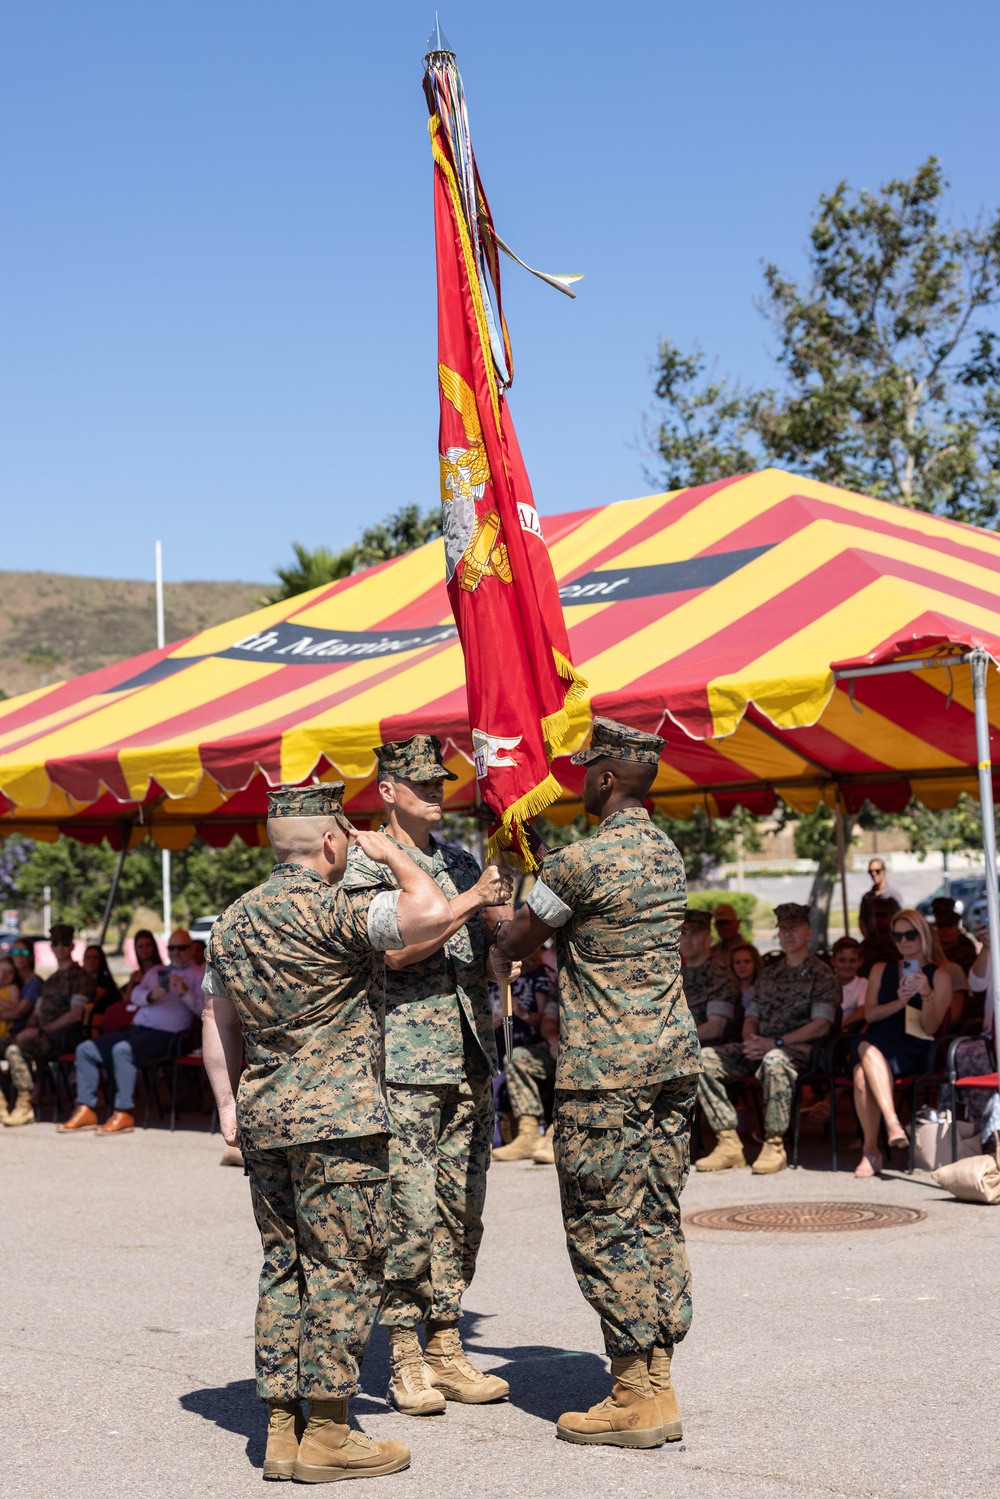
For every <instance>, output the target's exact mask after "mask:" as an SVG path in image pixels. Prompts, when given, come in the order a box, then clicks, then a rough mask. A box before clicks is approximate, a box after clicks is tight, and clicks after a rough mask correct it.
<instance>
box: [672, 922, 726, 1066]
mask: <svg viewBox="0 0 1000 1499" xmlns="http://www.w3.org/2000/svg"><path fill="white" fill-rule="evenodd" d="M680 954H681V965H682V966H681V979H682V981H683V983H684V998H685V999H686V1000H687V1007H688V1009H689V1010H690V1011H691V1018H692V1020H693V1021H694V1023H695V1026H696V1028H697V1031H698V1040H699V1041H700V1042H701V1044H702V1046H706V1045H707V1044H708V1043H709V1042H710V1041H721V1040H723V1039H724V1037H725V1035H726V1032H727V1031H728V1030H729V1029H730V1027H731V1026H732V1023H733V1021H734V1019H735V1018H736V980H735V979H734V978H733V975H732V974H731V973H730V971H729V969H728V968H727V967H726V965H725V963H724V962H723V961H722V960H721V959H720V958H718V957H716V956H715V950H714V948H713V947H712V914H711V912H710V911H695V910H692V909H691V908H690V907H689V908H688V910H686V911H685V912H684V925H683V926H682V927H681V936H680Z"/></svg>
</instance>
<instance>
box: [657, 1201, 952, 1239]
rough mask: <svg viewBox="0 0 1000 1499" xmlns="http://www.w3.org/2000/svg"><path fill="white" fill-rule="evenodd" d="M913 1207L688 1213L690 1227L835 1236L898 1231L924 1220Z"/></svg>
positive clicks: (795, 1206) (771, 1206)
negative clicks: (867, 1230) (861, 1231)
mask: <svg viewBox="0 0 1000 1499" xmlns="http://www.w3.org/2000/svg"><path fill="white" fill-rule="evenodd" d="M926 1216H927V1214H926V1213H921V1212H920V1211H919V1210H918V1209H917V1208H895V1207H889V1206H888V1204H886V1203H884V1202H755V1203H753V1204H752V1205H751V1206H749V1207H741V1208H701V1209H699V1211H698V1212H696V1213H688V1214H687V1217H686V1222H688V1223H689V1224H690V1225H691V1227H692V1228H725V1229H728V1230H729V1231H730V1233H742V1234H836V1233H843V1232H845V1231H846V1230H850V1229H857V1228H899V1227H901V1226H903V1225H904V1224H907V1223H919V1222H920V1220H921V1219H922V1218H926Z"/></svg>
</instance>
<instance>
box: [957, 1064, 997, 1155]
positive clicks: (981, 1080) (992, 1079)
mask: <svg viewBox="0 0 1000 1499" xmlns="http://www.w3.org/2000/svg"><path fill="white" fill-rule="evenodd" d="M969 1039H970V1038H969V1037H968V1036H955V1037H954V1038H953V1039H952V1040H951V1041H950V1042H949V1043H948V1056H947V1059H946V1061H945V1072H946V1074H947V1077H948V1082H949V1084H950V1085H951V1098H952V1105H951V1158H952V1160H953V1161H957V1160H958V1090H959V1088H990V1089H992V1090H993V1091H994V1092H995V1091H996V1089H997V1086H998V1083H997V1074H996V1073H995V1072H984V1073H983V1074H982V1075H981V1076H979V1077H959V1076H958V1069H957V1067H956V1065H955V1060H956V1053H957V1052H958V1048H959V1047H960V1046H961V1045H962V1043H963V1041H968V1040H969ZM982 1039H983V1040H984V1041H985V1042H986V1054H987V1056H988V1057H990V1058H991V1059H992V1061H993V1065H994V1066H996V1060H997V1056H996V1051H995V1049H994V1047H993V1046H992V1044H991V1043H990V1040H989V1037H988V1036H983V1037H982Z"/></svg>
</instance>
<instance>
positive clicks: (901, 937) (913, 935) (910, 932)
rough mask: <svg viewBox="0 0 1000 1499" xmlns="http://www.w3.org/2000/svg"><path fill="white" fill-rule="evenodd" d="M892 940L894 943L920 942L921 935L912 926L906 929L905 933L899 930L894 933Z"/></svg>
mask: <svg viewBox="0 0 1000 1499" xmlns="http://www.w3.org/2000/svg"><path fill="white" fill-rule="evenodd" d="M892 940H893V942H919V941H920V933H919V932H918V931H917V930H916V928H915V927H912V926H910V927H907V928H906V930H905V932H904V931H898V930H897V931H895V932H893V934H892Z"/></svg>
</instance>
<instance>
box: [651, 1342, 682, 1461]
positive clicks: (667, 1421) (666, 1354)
mask: <svg viewBox="0 0 1000 1499" xmlns="http://www.w3.org/2000/svg"><path fill="white" fill-rule="evenodd" d="M671 1357H672V1350H671V1349H669V1348H662V1347H660V1345H659V1344H657V1346H656V1347H655V1348H653V1349H652V1350H651V1351H650V1352H649V1353H648V1354H647V1355H646V1363H647V1366H648V1368H649V1383H650V1385H651V1386H652V1390H653V1394H654V1395H655V1396H656V1399H657V1402H658V1404H659V1407H660V1420H661V1421H662V1422H663V1439H664V1441H666V1442H679V1441H680V1439H681V1437H682V1436H683V1435H684V1433H683V1431H682V1430H681V1415H680V1411H679V1410H678V1409H677V1396H676V1395H675V1394H674V1386H673V1381H672V1380H671V1378H670V1360H671Z"/></svg>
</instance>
